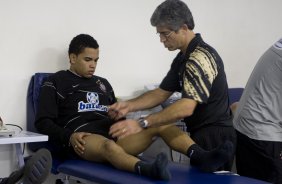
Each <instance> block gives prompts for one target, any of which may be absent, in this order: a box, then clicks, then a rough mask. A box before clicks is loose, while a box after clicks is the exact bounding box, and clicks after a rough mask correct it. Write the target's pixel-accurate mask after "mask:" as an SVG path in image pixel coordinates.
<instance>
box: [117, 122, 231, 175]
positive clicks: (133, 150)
mask: <svg viewBox="0 0 282 184" xmlns="http://www.w3.org/2000/svg"><path fill="white" fill-rule="evenodd" d="M155 136H160V137H162V138H163V140H164V141H165V142H166V144H167V145H168V146H169V147H170V148H171V149H173V150H175V151H178V152H180V153H183V154H185V155H187V156H188V157H189V158H190V163H191V165H193V166H196V167H198V168H200V169H201V170H203V171H206V172H213V171H216V170H217V169H218V168H219V167H220V166H222V165H223V164H225V163H226V162H227V161H228V160H229V158H230V157H231V156H232V155H233V152H234V150H233V144H232V143H231V142H225V143H224V144H223V145H221V146H220V147H218V148H216V149H214V150H212V151H205V150H203V149H202V148H201V147H200V146H199V145H197V144H196V143H195V142H194V141H193V140H192V139H191V138H190V136H189V135H188V134H187V133H186V132H183V131H182V130H180V129H179V128H178V127H177V126H175V125H165V126H160V127H157V128H148V129H145V130H143V131H141V132H139V133H137V134H134V135H130V136H128V137H125V138H123V139H120V140H118V141H117V144H119V145H120V146H121V147H123V149H124V150H125V151H126V152H127V153H130V154H132V155H137V154H139V153H141V152H143V151H145V149H146V148H147V147H148V146H149V145H150V144H151V143H152V139H153V138H154V137H155Z"/></svg>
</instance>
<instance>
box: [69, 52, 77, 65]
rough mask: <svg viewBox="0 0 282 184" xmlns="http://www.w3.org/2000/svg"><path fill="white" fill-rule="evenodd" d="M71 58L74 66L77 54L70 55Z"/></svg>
mask: <svg viewBox="0 0 282 184" xmlns="http://www.w3.org/2000/svg"><path fill="white" fill-rule="evenodd" d="M69 58H70V63H71V64H74V63H75V62H76V55H75V54H73V53H72V54H70V56H69Z"/></svg>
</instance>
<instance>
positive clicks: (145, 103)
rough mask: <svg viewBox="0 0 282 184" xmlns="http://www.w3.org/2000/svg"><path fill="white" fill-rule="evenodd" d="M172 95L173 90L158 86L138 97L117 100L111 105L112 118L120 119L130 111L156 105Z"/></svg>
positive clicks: (110, 113)
mask: <svg viewBox="0 0 282 184" xmlns="http://www.w3.org/2000/svg"><path fill="white" fill-rule="evenodd" d="M171 95H172V92H170V91H165V90H162V89H160V88H157V89H154V90H151V91H148V92H146V93H144V94H143V95H140V96H139V97H137V98H134V99H131V100H128V101H124V102H117V103H115V104H113V105H111V106H110V109H109V115H110V116H111V117H112V118H114V119H116V120H118V119H120V118H122V117H124V116H126V114H127V113H128V112H134V111H138V110H144V109H149V108H152V107H155V106H157V105H159V104H161V103H162V102H164V101H165V100H166V99H168V98H169V97H170V96H171Z"/></svg>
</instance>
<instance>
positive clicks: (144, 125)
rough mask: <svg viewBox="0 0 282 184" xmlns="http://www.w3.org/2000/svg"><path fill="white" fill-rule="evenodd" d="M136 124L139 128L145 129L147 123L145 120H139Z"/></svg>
mask: <svg viewBox="0 0 282 184" xmlns="http://www.w3.org/2000/svg"><path fill="white" fill-rule="evenodd" d="M138 123H139V125H140V127H142V128H147V127H148V121H147V120H146V119H145V118H139V119H138Z"/></svg>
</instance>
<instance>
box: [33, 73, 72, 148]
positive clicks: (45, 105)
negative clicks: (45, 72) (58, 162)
mask: <svg viewBox="0 0 282 184" xmlns="http://www.w3.org/2000/svg"><path fill="white" fill-rule="evenodd" d="M60 98H63V96H61V95H59V93H57V88H56V84H55V80H52V79H50V78H48V79H47V80H46V81H45V82H44V83H43V85H42V87H41V89H40V95H39V103H38V109H37V114H36V119H35V126H36V128H37V129H38V131H39V132H40V133H43V134H47V135H48V136H49V140H51V141H56V142H60V143H61V144H62V146H67V145H68V143H69V139H70V136H71V134H72V131H71V130H69V129H66V128H63V127H60V126H59V125H58V124H57V120H58V101H59V100H60Z"/></svg>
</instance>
